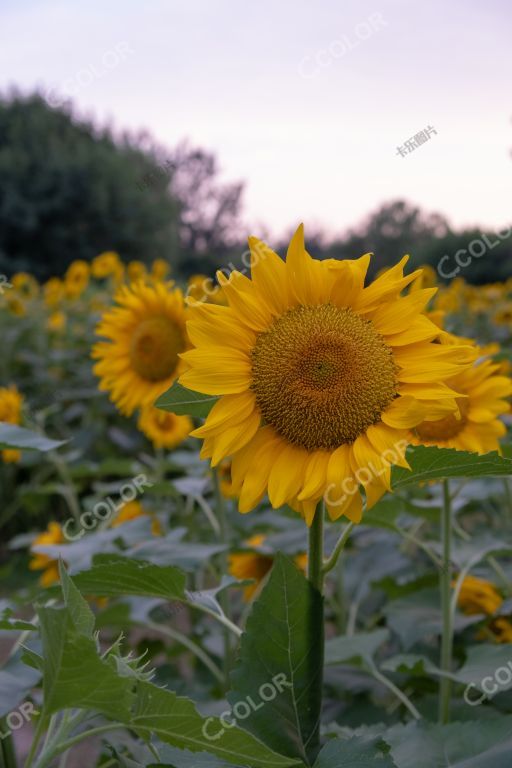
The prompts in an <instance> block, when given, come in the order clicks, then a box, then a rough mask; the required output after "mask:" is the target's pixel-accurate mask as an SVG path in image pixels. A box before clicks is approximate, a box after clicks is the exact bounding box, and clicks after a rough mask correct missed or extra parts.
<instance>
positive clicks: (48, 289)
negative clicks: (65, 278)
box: [43, 277, 64, 307]
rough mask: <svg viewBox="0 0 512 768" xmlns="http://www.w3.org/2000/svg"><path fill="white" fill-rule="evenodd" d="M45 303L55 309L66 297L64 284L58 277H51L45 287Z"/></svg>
mask: <svg viewBox="0 0 512 768" xmlns="http://www.w3.org/2000/svg"><path fill="white" fill-rule="evenodd" d="M43 296H44V303H45V304H46V306H47V307H55V306H57V304H58V303H59V302H60V300H61V299H62V297H63V296H64V283H63V282H62V280H61V279H60V278H58V277H51V278H50V279H49V280H48V282H46V283H45V284H44V286H43Z"/></svg>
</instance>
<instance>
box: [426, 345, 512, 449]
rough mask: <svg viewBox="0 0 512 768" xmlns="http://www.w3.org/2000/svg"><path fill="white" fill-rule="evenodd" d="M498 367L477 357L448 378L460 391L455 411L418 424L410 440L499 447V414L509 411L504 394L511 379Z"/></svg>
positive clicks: (502, 430)
mask: <svg viewBox="0 0 512 768" xmlns="http://www.w3.org/2000/svg"><path fill="white" fill-rule="evenodd" d="M500 369H501V364H500V363H494V362H493V361H492V360H485V359H484V360H482V359H480V360H478V361H477V362H476V363H475V364H474V365H473V366H472V367H470V368H466V369H465V370H464V371H461V373H459V374H457V375H456V376H454V377H453V378H451V379H449V380H448V382H447V384H448V386H450V387H452V388H453V389H454V390H456V391H457V392H459V393H460V395H461V397H458V398H457V405H458V408H459V410H458V412H456V413H450V414H448V415H447V416H444V417H443V418H440V419H439V418H438V419H437V420H436V419H427V420H425V421H422V422H421V424H417V425H416V427H415V430H414V436H413V438H412V440H413V442H415V443H421V444H423V445H437V446H439V447H442V448H455V449H456V450H459V451H473V452H474V453H480V454H482V453H488V452H489V451H500V445H499V438H500V437H503V435H504V434H505V433H506V428H505V425H504V424H503V423H502V422H501V421H500V420H499V418H498V416H499V415H500V414H503V413H508V411H509V409H510V404H509V403H508V402H507V401H506V400H505V399H504V398H507V397H510V395H512V381H511V380H510V379H509V378H508V377H507V376H502V375H501V374H500Z"/></svg>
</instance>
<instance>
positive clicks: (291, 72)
mask: <svg viewBox="0 0 512 768" xmlns="http://www.w3.org/2000/svg"><path fill="white" fill-rule="evenodd" d="M511 21H512V5H511V4H510V2H509V0H486V1H485V2H482V0H466V1H464V0H452V1H451V2H447V0H430V1H429V2H426V1H425V2H423V1H419V0H371V1H367V0H337V1H336V2H335V0H258V1H257V2H248V0H245V2H240V0H144V2H134V1H133V0H109V1H108V2H106V1H105V0H102V1H101V2H100V1H99V0H87V2H86V1H85V0H73V1H72V2H70V1H69V0H59V1H53V0H37V1H36V0H0V87H1V88H2V89H3V88H5V87H6V86H9V85H12V84H16V85H18V86H19V87H20V88H21V89H23V90H29V89H33V88H35V87H39V88H40V89H41V90H44V91H45V93H47V94H48V98H49V99H53V100H54V101H55V100H56V99H57V98H58V96H71V97H72V98H73V99H74V101H75V103H76V104H77V106H78V107H79V109H80V110H81V111H82V112H84V113H85V112H86V113H88V114H92V115H94V116H95V117H96V118H97V119H98V120H99V121H105V120H110V121H112V122H113V123H114V125H115V126H116V127H118V128H130V129H140V128H146V129H148V130H149V131H150V132H151V133H152V134H153V135H154V136H155V138H156V139H157V140H158V141H159V142H161V143H162V144H164V145H167V146H169V147H172V146H173V145H175V144H176V143H177V142H178V141H180V140H181V139H183V138H185V137H188V138H190V139H191V140H192V141H193V142H195V143H197V144H199V145H200V146H203V147H206V148H209V149H212V150H214V151H215V152H216V153H217V155H218V158H219V161H220V165H221V168H222V172H223V177H224V178H226V179H232V180H236V179H244V180H246V192H245V211H244V213H245V220H246V221H247V222H248V223H249V224H250V227H251V229H252V230H253V231H255V233H256V232H257V229H258V226H259V225H260V224H261V225H263V224H265V225H266V226H268V227H269V228H270V230H271V231H272V232H273V233H274V234H276V235H277V234H282V233H283V232H284V231H285V230H288V229H289V228H290V227H292V226H295V225H296V223H297V222H298V221H300V220H304V221H305V222H306V225H309V226H310V227H313V226H315V227H316V226H322V227H323V228H324V229H326V230H327V231H328V232H330V233H334V232H341V231H344V230H345V229H346V228H347V227H348V226H350V225H353V224H356V223H357V222H358V221H360V220H361V219H362V218H363V217H364V216H365V215H366V214H367V213H369V212H370V211H371V210H373V209H374V208H375V207H376V206H378V205H379V204H380V203H382V202H383V201H385V200H389V199H391V198H397V197H405V198H407V199H409V200H411V201H413V202H415V203H418V204H420V205H421V206H422V207H424V208H425V209H426V210H430V211H432V210H436V211H440V212H442V213H444V214H445V215H446V216H447V217H448V218H449V220H450V221H451V222H452V223H453V224H455V225H462V224H475V225H481V226H487V227H491V228H492V227H500V226H502V225H503V224H505V223H510V221H511V219H512V215H511V213H512V211H511V199H512V194H511V192H512V158H511V156H510V147H512V123H511V116H512V90H511V88H510V82H511V74H512V72H511V70H512V67H511V64H512V46H511V44H510V22H511ZM429 126H430V127H431V128H433V129H434V130H435V131H436V132H437V133H434V132H431V135H430V137H429V138H428V140H424V142H423V143H421V144H420V145H419V146H417V147H416V148H413V151H410V152H407V150H404V149H403V150H402V151H405V152H406V154H405V156H404V157H402V156H401V155H400V154H399V153H398V151H397V147H402V148H403V147H404V145H405V142H406V141H407V140H408V139H410V138H411V137H413V136H415V135H416V134H419V133H420V132H421V131H423V130H425V129H426V128H428V127H429ZM423 138H424V137H423ZM409 147H411V145H409Z"/></svg>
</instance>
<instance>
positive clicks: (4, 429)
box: [0, 421, 67, 452]
mask: <svg viewBox="0 0 512 768" xmlns="http://www.w3.org/2000/svg"><path fill="white" fill-rule="evenodd" d="M66 442H67V440H50V439H49V438H48V437H45V436H44V435H39V434H38V433H37V432H31V431H30V430H29V429H24V427H18V426H17V425H16V424H7V423H6V422H3V421H2V422H0V450H5V449H10V448H14V449H19V450H24V451H44V452H46V451H53V450H54V449H55V448H59V447H60V446H61V445H64V444H65V443H66Z"/></svg>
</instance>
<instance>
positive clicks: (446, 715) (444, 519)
mask: <svg viewBox="0 0 512 768" xmlns="http://www.w3.org/2000/svg"><path fill="white" fill-rule="evenodd" d="M451 539H452V514H451V499H450V486H449V483H448V480H443V506H442V510H441V540H442V548H443V552H442V564H441V577H440V587H441V610H442V617H443V634H442V638H441V662H440V668H441V670H442V671H443V672H446V673H447V674H449V673H450V672H451V667H452V645H453V614H452V611H451V605H450V602H451V580H452V579H451ZM451 688H452V683H451V680H450V678H449V677H447V676H443V677H441V680H440V683H439V722H440V723H442V724H443V725H445V724H446V723H448V722H449V720H450V698H451Z"/></svg>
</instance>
